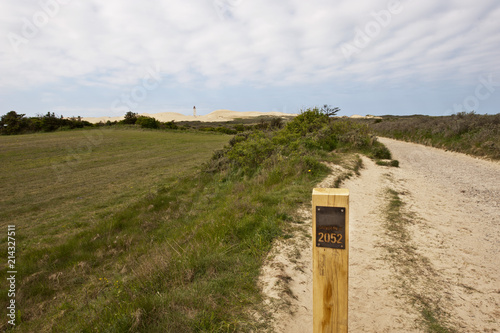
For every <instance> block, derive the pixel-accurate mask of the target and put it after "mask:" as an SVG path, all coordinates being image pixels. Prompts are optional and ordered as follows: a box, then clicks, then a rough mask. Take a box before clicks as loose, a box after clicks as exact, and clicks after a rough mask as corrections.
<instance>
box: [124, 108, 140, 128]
mask: <svg viewBox="0 0 500 333" xmlns="http://www.w3.org/2000/svg"><path fill="white" fill-rule="evenodd" d="M136 121H137V113H134V112H132V111H129V112H127V113H126V114H125V119H123V120H122V123H123V124H127V125H134V124H135V123H136Z"/></svg>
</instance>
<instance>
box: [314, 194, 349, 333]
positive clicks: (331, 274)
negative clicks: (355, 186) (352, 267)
mask: <svg viewBox="0 0 500 333" xmlns="http://www.w3.org/2000/svg"><path fill="white" fill-rule="evenodd" d="M312 209H313V332H314V333H347V287H348V276H349V274H348V273H349V271H348V263H349V260H348V259H349V190H346V189H334V188H315V189H314V190H313V194H312Z"/></svg>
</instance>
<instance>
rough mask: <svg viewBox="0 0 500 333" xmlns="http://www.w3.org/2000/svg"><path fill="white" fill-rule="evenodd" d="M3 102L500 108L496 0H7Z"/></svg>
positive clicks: (36, 109)
mask: <svg viewBox="0 0 500 333" xmlns="http://www.w3.org/2000/svg"><path fill="white" fill-rule="evenodd" d="M0 32H1V34H0V36H1V38H0V106H1V109H0V114H5V113H7V112H8V111H10V110H15V111H17V112H18V113H25V114H27V115H28V116H34V115H36V114H39V113H46V112H48V111H51V112H55V113H56V114H59V115H60V114H62V115H64V116H76V115H81V116H117V115H123V114H125V112H127V111H129V110H132V111H134V112H138V113H142V112H147V113H157V112H180V113H183V114H186V115H189V114H192V108H193V106H194V105H196V107H197V111H198V114H207V113H209V112H212V111H214V110H216V109H230V110H235V111H264V112H265V111H282V112H287V113H297V112H300V110H301V109H303V108H307V107H313V106H319V105H323V104H329V105H331V106H338V107H340V108H341V109H342V111H341V115H352V114H362V115H364V114H374V115H383V114H401V115H403V114H416V113H418V114H429V115H445V114H452V113H456V112H460V111H471V110H475V111H476V112H477V113H490V114H494V113H499V112H500V110H499V105H500V1H498V0H475V1H473V0H401V1H393V0H390V1H379V0H351V1H347V0H335V1H334V0H307V1H304V0H190V1H185V0H157V1H148V2H140V1H131V0H120V1H118V0H106V1H95V0H87V1H79V0H41V1H32V0H29V1H28V0H16V1H7V0H0Z"/></svg>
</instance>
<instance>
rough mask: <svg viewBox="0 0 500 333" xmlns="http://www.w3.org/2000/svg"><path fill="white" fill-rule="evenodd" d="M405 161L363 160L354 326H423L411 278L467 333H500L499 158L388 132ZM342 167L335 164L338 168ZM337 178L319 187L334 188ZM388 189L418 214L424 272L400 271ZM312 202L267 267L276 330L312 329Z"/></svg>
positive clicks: (352, 185) (349, 184)
mask: <svg viewBox="0 0 500 333" xmlns="http://www.w3.org/2000/svg"><path fill="white" fill-rule="evenodd" d="M380 140H381V141H382V142H383V143H384V144H386V145H387V146H388V147H389V149H390V150H391V151H392V152H393V157H394V158H395V159H398V160H399V161H400V168H389V167H381V166H377V165H375V164H374V163H373V162H372V161H371V160H368V159H366V158H364V159H363V161H364V165H365V168H364V169H363V170H362V173H361V176H359V177H356V178H353V179H350V180H348V181H346V182H345V183H344V184H343V187H346V188H348V189H349V190H350V193H351V195H350V211H351V216H350V237H351V244H350V246H351V247H350V255H349V329H350V331H351V332H424V331H425V327H424V326H423V324H422V317H421V314H420V311H419V309H418V308H417V307H415V306H414V305H412V304H411V301H410V299H409V297H407V295H408V293H409V292H410V291H408V290H403V289H402V288H401V281H402V280H405V281H406V282H409V283H410V284H413V286H412V287H410V288H408V289H412V288H414V289H415V290H416V292H418V293H421V295H423V296H426V295H429V297H428V298H426V299H428V300H429V301H431V302H435V304H436V305H437V306H439V308H440V309H441V310H442V312H443V314H442V317H443V319H442V320H443V321H444V323H446V324H447V325H448V326H451V327H454V328H456V329H457V330H458V331H459V332H500V329H498V327H500V259H499V258H500V257H499V249H500V164H499V163H494V162H488V161H483V160H478V159H475V158H472V157H469V156H465V155H462V154H456V153H450V152H445V151H442V150H438V149H433V148H429V147H424V146H421V145H416V144H410V143H403V142H398V141H394V140H389V139H380ZM334 173H335V172H334ZM333 179H334V176H332V177H330V178H329V179H326V180H325V181H324V182H323V183H322V184H320V185H319V186H318V187H330V186H331V184H332V182H333ZM388 188H391V189H394V190H396V191H397V192H398V193H400V197H401V199H402V200H403V201H404V202H405V203H406V206H405V207H406V209H407V210H408V212H409V213H410V214H411V216H412V219H413V220H414V221H415V223H414V224H412V225H411V227H410V233H411V244H410V245H412V246H413V247H414V248H415V249H416V253H418V255H419V256H420V258H421V259H422V260H423V262H426V263H428V265H426V267H427V268H426V269H425V270H423V271H422V274H421V275H422V276H416V277H413V276H411V275H410V276H406V277H404V276H403V277H402V276H401V275H398V274H397V273H396V272H395V271H394V269H393V267H394V264H395V263H394V262H391V261H390V260H389V259H388V257H387V251H386V248H385V246H384V245H385V244H387V242H389V241H390V240H389V239H388V237H387V235H386V231H385V229H384V214H383V209H384V207H385V205H386V204H387V200H388V199H387V196H386V195H385V192H386V190H387V189H388ZM309 209H310V207H306V208H305V209H303V210H302V214H303V218H304V220H305V221H306V223H305V224H303V225H301V226H300V227H299V228H298V231H297V233H296V234H297V237H296V243H294V244H290V243H287V244H286V246H283V244H281V245H279V244H278V245H277V246H276V247H275V249H274V251H273V252H272V254H271V256H270V260H269V264H268V265H267V266H266V267H265V268H264V273H263V278H262V281H263V288H264V292H265V294H267V295H268V296H269V298H268V300H267V303H268V305H269V306H271V308H272V312H273V313H274V315H273V319H274V329H275V331H276V332H297V333H298V332H301V333H306V332H312V330H311V327H312V325H311V323H312V300H311V298H312V272H311V242H310V239H311V238H310V237H306V236H305V235H304V234H309V236H310V233H311V220H310V219H311V217H310V215H311V214H310V212H309V211H308V210H309Z"/></svg>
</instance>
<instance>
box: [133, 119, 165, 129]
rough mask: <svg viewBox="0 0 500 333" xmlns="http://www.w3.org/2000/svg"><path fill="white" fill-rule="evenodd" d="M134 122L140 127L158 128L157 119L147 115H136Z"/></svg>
mask: <svg viewBox="0 0 500 333" xmlns="http://www.w3.org/2000/svg"><path fill="white" fill-rule="evenodd" d="M135 124H136V125H140V126H141V128H152V129H156V128H160V122H159V121H158V120H156V119H155V118H152V117H147V116H139V117H137V120H136V121H135Z"/></svg>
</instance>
